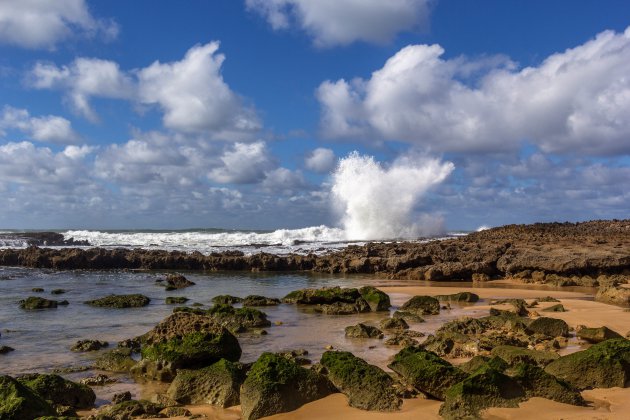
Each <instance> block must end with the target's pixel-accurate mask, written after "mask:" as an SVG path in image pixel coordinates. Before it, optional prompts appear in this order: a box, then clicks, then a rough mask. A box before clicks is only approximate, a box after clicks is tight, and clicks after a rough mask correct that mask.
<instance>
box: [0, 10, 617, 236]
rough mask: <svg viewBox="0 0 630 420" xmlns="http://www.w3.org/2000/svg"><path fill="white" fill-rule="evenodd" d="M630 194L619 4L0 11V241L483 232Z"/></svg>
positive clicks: (564, 216) (603, 207) (608, 209)
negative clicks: (398, 229)
mask: <svg viewBox="0 0 630 420" xmlns="http://www.w3.org/2000/svg"><path fill="white" fill-rule="evenodd" d="M355 151H356V153H354V152H355ZM629 185H630V7H628V3H627V1H626V0H617V1H615V0H608V1H602V0H598V1H596V0H581V1H578V2H576V1H570V0H555V1H553V2H549V1H542V0H511V1H505V0H479V1H475V2H472V1H467V0H389V1H386V2H385V1H382V0H319V1H312V0H311V1H309V0H211V1H210V0H206V1H202V0H188V1H173V0H171V1H167V0H134V1H128V0H127V1H122V0H108V1H94V0H56V1H54V2H52V1H46V0H0V194H1V196H2V197H3V200H2V205H0V229H53V228H54V229H70V228H73V229H79V228H81V229H83V228H86V229H132V228H134V229H184V228H211V227H216V228H248V229H277V228H298V227H307V226H317V225H322V224H325V225H328V226H338V225H341V226H342V227H345V228H346V229H351V228H352V226H353V225H352V223H353V221H355V222H356V220H357V217H358V218H361V217H363V218H364V219H365V220H364V222H365V221H366V220H367V222H368V223H367V225H370V224H371V225H374V226H376V225H378V224H379V223H380V222H381V221H382V218H383V217H385V218H387V217H389V216H388V215H389V214H394V215H396V214H398V216H395V217H399V218H401V220H403V221H404V222H405V223H416V221H421V220H422V221H429V222H426V223H429V224H431V223H433V224H439V225H441V226H444V227H446V228H447V229H449V230H460V229H461V230H472V229H476V228H478V227H479V226H482V225H484V226H497V225H502V224H508V223H532V222H539V221H581V220H590V219H612V218H628V217H630V210H629V209H630V187H629ZM423 223H425V222H423ZM365 225H366V223H363V226H365Z"/></svg>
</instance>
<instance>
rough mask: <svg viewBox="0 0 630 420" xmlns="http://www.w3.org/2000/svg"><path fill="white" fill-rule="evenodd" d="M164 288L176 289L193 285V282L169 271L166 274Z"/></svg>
mask: <svg viewBox="0 0 630 420" xmlns="http://www.w3.org/2000/svg"><path fill="white" fill-rule="evenodd" d="M165 280H166V282H165V285H164V286H165V288H166V290H168V291H170V290H177V289H183V288H185V287H189V286H194V285H195V282H192V281H190V280H188V279H187V278H186V277H184V276H183V275H181V274H177V273H171V274H169V275H167V276H166V279H165Z"/></svg>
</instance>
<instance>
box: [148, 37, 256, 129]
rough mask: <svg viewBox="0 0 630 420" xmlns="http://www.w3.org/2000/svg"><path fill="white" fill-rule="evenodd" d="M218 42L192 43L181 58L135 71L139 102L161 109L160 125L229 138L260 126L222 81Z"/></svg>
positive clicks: (251, 113) (252, 114) (221, 61)
mask: <svg viewBox="0 0 630 420" xmlns="http://www.w3.org/2000/svg"><path fill="white" fill-rule="evenodd" d="M218 49H219V43H218V42H211V43H208V44H206V45H196V46H194V47H192V48H191V49H190V50H188V52H187V53H186V56H185V57H184V58H183V59H182V60H181V61H176V62H172V63H160V62H158V61H156V62H155V63H153V64H151V65H150V66H149V67H146V68H144V69H142V70H140V71H138V73H137V74H138V79H139V101H140V102H142V103H145V104H157V105H159V106H160V107H161V108H162V109H163V110H164V125H165V126H166V127H169V128H173V129H176V130H180V131H186V132H204V131H212V132H215V133H217V135H220V136H227V137H230V136H231V135H234V132H235V133H246V132H252V131H257V130H259V129H260V122H259V121H258V118H257V116H256V114H255V112H254V111H253V109H250V108H247V107H244V106H243V103H242V100H241V98H239V97H238V95H236V94H235V93H234V92H233V91H232V90H230V88H229V86H228V85H227V84H226V83H225V81H224V80H223V76H222V75H221V65H222V64H223V61H224V60H225V56H224V55H223V54H216V52H217V51H218Z"/></svg>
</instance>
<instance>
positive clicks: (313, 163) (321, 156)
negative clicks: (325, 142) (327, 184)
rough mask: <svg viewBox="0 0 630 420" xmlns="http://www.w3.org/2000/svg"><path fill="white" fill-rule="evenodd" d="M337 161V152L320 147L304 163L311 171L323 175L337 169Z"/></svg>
mask: <svg viewBox="0 0 630 420" xmlns="http://www.w3.org/2000/svg"><path fill="white" fill-rule="evenodd" d="M336 161H337V158H336V156H335V152H333V151H332V150H331V149H326V148H324V147H318V148H317V149H315V150H313V151H312V152H311V153H310V154H309V155H308V156H307V157H306V160H305V161H304V163H305V165H306V167H307V168H308V169H310V170H311V171H313V172H318V173H322V174H323V173H328V172H330V171H331V170H332V169H333V168H334V167H335V163H336Z"/></svg>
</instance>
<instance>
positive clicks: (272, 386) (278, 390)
mask: <svg viewBox="0 0 630 420" xmlns="http://www.w3.org/2000/svg"><path fill="white" fill-rule="evenodd" d="M332 392H334V388H333V387H332V385H331V384H330V382H329V381H328V380H327V379H326V378H325V377H324V376H322V375H320V374H319V373H316V372H315V371H313V370H310V369H305V368H303V367H301V366H299V365H298V364H297V363H296V362H295V361H293V360H291V359H288V358H285V357H283V356H281V355H278V354H274V353H263V354H262V355H261V356H260V357H259V358H258V360H257V361H256V362H255V363H254V364H253V365H252V367H251V369H250V371H249V373H248V374H247V378H246V379H245V382H244V383H243V386H242V387H241V393H240V400H241V409H242V413H243V418H244V419H245V420H254V419H258V418H261V417H265V416H271V415H273V414H277V413H285V412H288V411H293V410H295V409H297V408H299V407H301V406H302V405H304V404H306V403H309V402H311V401H315V400H318V399H320V398H324V397H325V396H327V395H329V394H331V393H332Z"/></svg>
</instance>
